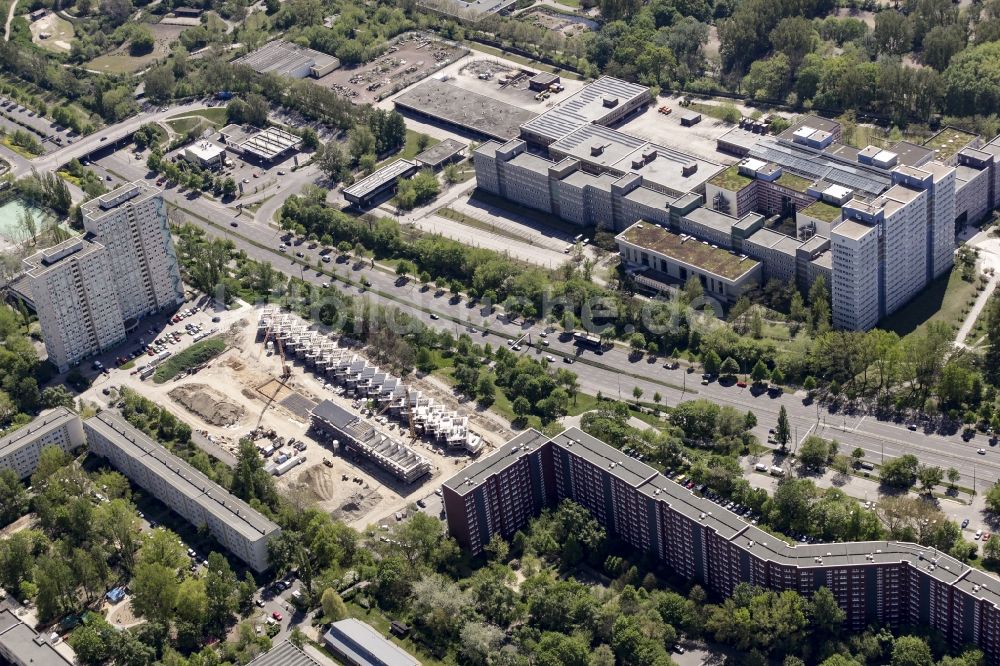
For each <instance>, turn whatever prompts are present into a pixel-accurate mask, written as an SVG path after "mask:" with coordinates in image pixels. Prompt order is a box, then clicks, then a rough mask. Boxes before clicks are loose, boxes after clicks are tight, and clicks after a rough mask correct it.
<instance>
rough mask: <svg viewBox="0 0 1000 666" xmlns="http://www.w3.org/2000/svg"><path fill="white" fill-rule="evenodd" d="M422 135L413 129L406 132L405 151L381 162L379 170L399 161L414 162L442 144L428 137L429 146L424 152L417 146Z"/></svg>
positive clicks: (378, 166)
mask: <svg viewBox="0 0 1000 666" xmlns="http://www.w3.org/2000/svg"><path fill="white" fill-rule="evenodd" d="M421 134H423V132H414V131H413V130H411V129H408V130H406V143H405V144H403V149H402V150H401V151H399V152H398V153H395V154H393V155H391V156H390V157H387V158H385V159H384V160H382V161H381V162H379V163H378V165H377V168H379V169H381V168H382V167H384V166H385V165H386V164H392V163H393V162H395V161H396V160H398V159H404V160H412V159H413V158H414V157H416V156H417V155H419V154H420V153H422V152H423V151H424V150H427V149H428V148H430V147H431V146H433V145H435V144H438V143H441V141H440V139H435V138H434V137H432V136H428V137H427V145H426V146H424V148H423V150H421V149H420V148H419V147H418V146H417V141H419V140H420V135H421Z"/></svg>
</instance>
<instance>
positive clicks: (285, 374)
mask: <svg viewBox="0 0 1000 666" xmlns="http://www.w3.org/2000/svg"><path fill="white" fill-rule="evenodd" d="M270 336H271V327H270V326H268V329H267V333H265V334H264V346H265V347H266V346H267V341H268V339H269V338H270ZM274 346H275V347H276V348H277V349H278V356H279V357H280V358H281V375H280V376H279V377H278V388H277V389H275V391H274V395H272V396H271V397H270V398H268V399H267V402H265V403H264V409H262V410H260V416H258V417H257V427H258V428H259V427H260V424H261V422H262V421H263V420H264V413H265V412H266V411H267V408H268V407H270V406H271V403H272V402H274V399H275V398H277V397H278V394H279V393H280V392H281V389H282V388H283V387H284V386H285V382H286V381H287V380H288V378H289V377H291V376H292V368H291V366H290V365H288V362H287V361H286V360H285V345H284V344H282V342H281V338H279V337H278V336H277V335H275V336H274Z"/></svg>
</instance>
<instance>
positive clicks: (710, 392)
mask: <svg viewBox="0 0 1000 666" xmlns="http://www.w3.org/2000/svg"><path fill="white" fill-rule="evenodd" d="M206 106H209V105H208V104H206V103H205V102H201V101H199V102H192V103H189V104H186V105H181V106H178V107H174V108H171V109H169V110H155V111H151V112H149V113H145V114H142V115H140V116H137V117H136V118H133V119H131V120H128V121H125V122H123V123H120V124H119V125H116V126H115V127H113V128H110V129H107V130H104V131H103V132H97V133H95V134H93V135H91V136H88V137H85V138H83V139H81V140H80V141H78V142H77V143H75V144H73V145H72V146H68V147H66V148H63V149H61V150H59V151H56V152H54V153H51V154H49V155H46V156H43V157H40V158H37V159H35V160H32V161H31V162H30V163H29V162H28V161H27V160H24V159H23V158H20V157H18V156H15V155H11V154H10V152H9V151H0V152H3V153H4V154H5V156H8V158H9V159H10V160H11V161H12V163H13V164H14V172H15V175H21V174H23V173H25V172H26V171H27V170H28V169H30V168H31V167H35V168H37V169H38V170H39V171H44V170H46V169H51V168H54V167H55V166H57V165H59V164H62V163H64V162H65V161H67V160H69V159H71V158H72V157H78V156H82V155H86V154H88V153H89V152H90V151H93V150H94V149H95V148H96V147H100V144H101V143H104V142H101V141H100V138H101V137H102V136H107V137H109V138H108V139H106V141H108V142H113V141H115V140H116V138H119V137H122V136H125V135H126V134H128V132H130V131H132V130H134V129H135V128H137V127H138V126H140V125H142V124H144V123H147V122H151V121H154V120H160V119H163V118H166V117H169V116H173V115H176V114H178V113H182V112H184V111H190V110H194V109H198V108H205V107H206ZM120 155H121V153H117V154H113V155H111V156H110V157H109V158H106V159H100V160H98V162H99V163H100V164H104V163H106V160H107V159H110V160H113V161H115V164H114V165H113V166H114V168H113V169H112V170H113V171H114V173H115V175H117V176H118V177H120V178H122V179H133V178H138V177H144V176H146V175H147V173H146V169H145V165H144V164H143V163H142V162H141V161H140V160H135V159H134V158H133V159H132V160H131V161H129V160H128V159H127V158H125V160H124V161H123V160H122V159H121V157H120ZM120 171H127V173H120ZM299 171H302V170H299ZM296 173H298V172H296ZM307 177H308V176H307V174H304V175H302V176H301V178H302V179H307ZM289 180H291V179H289ZM294 181H295V182H296V183H300V182H302V181H300V180H299V178H295V179H294ZM283 183H284V181H283ZM295 189H296V188H295V187H293V186H292V185H291V184H288V185H285V187H283V188H281V194H278V195H275V197H274V198H273V199H271V200H269V201H268V203H269V204H271V206H269V208H271V209H276V208H277V205H278V202H279V201H280V200H281V199H283V198H284V197H286V196H287V195H288V194H289V193H291V192H294V191H295ZM75 194H76V193H75ZM164 197H165V199H166V200H167V201H168V202H170V203H171V204H173V205H174V206H175V207H176V210H177V212H179V213H181V214H182V217H183V218H184V219H185V220H186V221H189V222H192V223H193V224H195V225H197V226H199V227H202V228H203V229H205V230H206V231H207V232H208V233H209V234H211V235H213V236H217V237H224V238H228V239H229V240H231V241H233V243H234V244H235V245H236V247H237V248H239V249H241V250H243V251H245V252H246V253H247V255H248V256H250V257H251V258H253V259H256V260H259V261H270V262H271V263H272V264H273V265H274V267H275V268H277V269H278V270H280V271H282V272H284V273H286V274H289V275H294V276H296V277H300V278H302V279H305V280H307V281H309V282H311V283H313V284H324V283H327V282H332V285H333V288H337V289H341V290H342V291H345V292H348V293H352V294H359V293H361V291H362V290H361V289H359V287H357V286H353V285H346V284H344V282H342V280H343V279H350V280H352V281H354V282H355V283H357V282H358V281H359V280H360V278H361V276H362V275H364V276H365V277H367V278H368V279H369V280H370V281H371V283H372V287H371V289H370V290H368V294H369V298H370V299H371V300H372V301H374V302H376V303H382V304H386V305H394V306H396V307H398V308H399V309H400V310H402V311H404V312H407V313H409V314H410V315H412V316H414V317H416V318H418V319H420V320H421V321H423V322H424V323H425V324H427V325H428V326H431V327H434V328H436V329H439V330H441V329H449V330H451V331H452V332H453V333H454V334H456V335H457V334H459V333H461V332H463V331H465V330H467V329H468V328H469V327H470V326H471V327H473V328H475V330H474V331H473V330H470V331H469V332H470V333H471V334H472V335H473V337H474V339H478V340H480V341H482V342H490V343H492V344H493V345H494V346H495V345H498V344H499V345H502V344H505V342H506V340H507V339H509V338H517V337H520V336H521V335H526V334H529V333H530V334H532V340H533V341H537V340H538V333H539V332H540V331H541V330H542V329H541V327H539V326H534V327H525V326H523V325H521V324H518V323H513V322H508V321H506V320H505V319H503V318H502V317H498V316H497V315H496V314H493V315H489V316H486V313H484V312H482V311H481V310H480V309H479V308H476V307H470V306H469V304H468V302H467V301H466V300H465V299H462V300H460V301H458V302H453V301H451V300H449V297H448V296H447V295H441V294H436V293H435V292H434V291H433V290H429V291H424V290H422V289H421V288H420V287H419V285H416V284H415V283H414V282H413V281H412V280H411V281H409V282H407V283H406V284H403V285H400V286H397V283H396V276H395V275H394V274H391V273H389V272H383V271H380V270H378V269H375V270H372V269H371V268H370V267H369V265H368V264H365V265H357V264H340V263H334V262H331V263H329V264H322V268H323V271H324V273H317V271H316V270H315V268H314V267H315V266H316V262H317V260H318V259H319V254H318V252H319V251H320V250H321V249H322V248H321V247H316V248H313V249H310V248H308V247H307V245H305V244H303V245H300V246H293V247H291V248H289V250H288V251H287V252H281V251H279V247H278V246H279V245H280V243H281V242H282V232H280V231H278V230H276V229H275V228H273V227H268V226H266V225H264V224H262V223H260V222H257V221H254V220H253V219H251V218H250V217H249V215H246V216H234V215H233V213H232V211H231V210H230V209H228V208H226V207H225V206H224V205H222V204H221V203H220V202H217V201H214V200H210V199H206V198H202V197H199V196H195V195H193V194H191V193H188V192H181V191H178V189H177V188H167V189H165V190H164ZM272 201H273V202H274V203H271V202H272ZM232 223H235V224H236V225H237V226H235V227H234V226H231V224H232ZM297 252H301V253H302V254H303V258H301V259H300V258H297V257H295V256H294V255H295V253H297ZM331 274H332V275H331ZM333 276H335V277H333ZM431 312H434V313H435V314H436V315H438V317H439V318H438V319H432V318H431V316H430V313H431ZM484 318H487V319H488V324H487V325H488V331H486V332H483V331H482V330H481V329H482V325H483V320H484ZM549 340H550V344H551V347H549V348H547V349H545V350H544V354H548V353H553V354H556V355H557V356H572V357H575V358H576V359H577V362H576V363H575V364H574V365H573V366H572V369H573V371H574V372H576V373H577V375H578V376H579V383H580V388H581V390H582V391H584V392H586V393H591V394H596V393H597V392H601V393H602V394H604V395H606V396H609V397H616V398H617V397H619V396H620V397H621V398H622V399H630V398H631V396H632V390H633V388H634V387H639V388H640V389H642V390H643V392H644V395H643V399H644V400H646V401H649V400H651V398H652V396H653V394H654V393H656V392H659V393H660V394H661V395H662V396H663V404H665V405H675V404H677V403H678V402H680V401H682V400H690V399H693V398H697V397H704V398H709V399H711V400H712V401H714V402H716V403H719V404H728V405H732V406H734V407H737V408H739V409H741V410H750V411H753V412H754V413H755V414H756V416H757V419H758V427H757V429H756V434H757V435H758V437H759V438H760V439H761V441H765V440H766V435H767V429H768V428H770V427H773V426H774V425H775V423H776V421H777V415H778V410H779V409H780V407H781V406H784V407H785V408H786V409H787V411H788V416H789V422H790V425H791V428H792V431H793V435H794V439H795V442H800V441H801V440H803V439H804V438H805V437H806V436H807V435H809V434H818V435H820V436H823V437H827V438H835V439H837V440H838V441H839V442H840V444H841V448H842V450H846V451H850V450H852V449H854V448H856V447H860V448H862V449H863V450H864V451H865V454H866V456H865V457H866V460H868V461H871V462H875V463H879V462H881V461H882V460H883V458H884V459H890V458H892V457H896V456H899V455H903V454H907V453H911V454H914V455H916V456H917V457H918V458H920V460H921V462H922V463H923V464H928V465H937V466H940V467H942V468H945V469H947V468H949V467H954V468H956V469H957V470H958V471H959V472H960V473H961V474H962V480H961V482H960V483H961V484H962V485H965V486H968V487H972V486H973V483H974V482H975V487H976V489H977V490H979V491H980V492H981V491H983V490H985V488H986V483H990V484H991V483H993V482H994V481H996V480H997V479H998V478H1000V452H998V451H997V450H996V449H995V448H993V447H991V446H990V445H989V444H988V443H987V441H986V438H985V437H984V436H982V435H977V436H976V437H974V438H973V439H972V441H971V442H965V441H963V440H962V438H961V437H960V435H959V434H958V433H956V434H953V435H943V434H938V433H924V432H919V431H918V432H911V431H909V430H907V428H906V427H905V426H904V425H903V424H898V423H891V422H883V421H878V420H876V419H875V418H874V417H869V416H861V415H842V414H835V413H830V412H828V411H826V410H825V409H824V408H822V407H820V406H817V405H813V404H807V403H806V402H805V401H804V400H803V396H802V395H801V394H785V393H780V394H777V395H772V394H766V393H765V394H762V395H754V394H753V393H752V392H751V391H749V390H748V389H740V388H737V387H736V386H731V387H726V386H721V385H719V384H718V383H716V382H712V383H711V384H709V385H707V386H703V385H701V383H700V381H701V379H700V374H699V373H697V372H695V373H693V374H687V373H686V372H685V368H684V367H681V368H679V369H677V370H670V369H666V368H664V367H662V364H661V363H660V362H657V363H647V361H646V359H644V358H643V359H635V358H634V357H631V356H630V355H629V352H628V350H626V349H623V348H616V349H613V350H610V351H608V352H606V353H605V354H604V355H602V356H598V355H596V354H594V353H593V352H591V351H586V352H583V353H580V351H579V350H578V349H577V348H576V347H575V346H574V345H572V342H571V341H570V340H565V339H560V338H559V337H558V336H550V337H549ZM521 353H534V354H539V355H542V354H543V351H542V350H539V349H535V348H533V347H530V346H525V347H524V350H523V351H522V352H521ZM557 362H560V361H557ZM980 447H982V448H985V449H986V454H985V455H978V454H977V453H976V450H977V449H978V448H980ZM984 482H985V483H984Z"/></svg>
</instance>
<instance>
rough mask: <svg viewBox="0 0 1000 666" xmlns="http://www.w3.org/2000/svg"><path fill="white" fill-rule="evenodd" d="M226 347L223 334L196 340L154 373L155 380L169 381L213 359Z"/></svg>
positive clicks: (159, 382) (158, 382) (157, 381)
mask: <svg viewBox="0 0 1000 666" xmlns="http://www.w3.org/2000/svg"><path fill="white" fill-rule="evenodd" d="M225 349H226V341H225V340H223V339H222V336H218V335H217V336H215V337H214V338H208V339H206V340H201V341H200V342H196V343H194V344H193V345H191V346H190V347H188V348H187V349H185V350H184V351H182V352H180V353H179V354H176V355H174V356H171V357H170V358H168V359H167V360H166V361H164V362H163V363H162V364H161V365H160V367H158V368H157V369H156V372H155V373H153V381H154V382H156V383H157V384H162V383H163V382H166V381H169V380H171V379H173V378H174V377H176V376H177V375H179V374H180V373H182V372H184V371H185V370H190V369H191V368H194V367H196V366H199V365H201V364H203V363H207V362H208V361H211V360H212V359H213V358H215V357H216V356H218V355H219V354H221V353H222V352H223V351H224V350H225Z"/></svg>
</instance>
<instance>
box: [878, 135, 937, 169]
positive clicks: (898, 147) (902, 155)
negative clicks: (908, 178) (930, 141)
mask: <svg viewBox="0 0 1000 666" xmlns="http://www.w3.org/2000/svg"><path fill="white" fill-rule="evenodd" d="M889 150H890V151H892V152H894V153H896V157H897V158H898V160H899V163H900V164H905V165H906V166H911V167H918V166H922V165H923V164H924V163H925V162H927V161H928V160H930V159H933V157H934V151H933V150H931V149H930V148H925V147H923V146H918V145H917V144H915V143H910V142H909V141H897V142H896V143H895V144H894V145H892V146H891V147H890V148H889Z"/></svg>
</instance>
